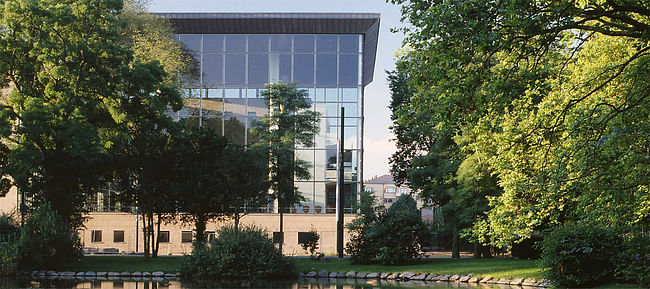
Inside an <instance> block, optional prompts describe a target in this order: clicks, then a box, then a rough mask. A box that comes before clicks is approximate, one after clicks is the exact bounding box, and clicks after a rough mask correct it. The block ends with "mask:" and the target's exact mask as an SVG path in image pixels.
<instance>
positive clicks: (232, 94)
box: [224, 88, 241, 98]
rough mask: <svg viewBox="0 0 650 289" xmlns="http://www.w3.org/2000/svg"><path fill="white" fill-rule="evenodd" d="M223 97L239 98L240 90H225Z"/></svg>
mask: <svg viewBox="0 0 650 289" xmlns="http://www.w3.org/2000/svg"><path fill="white" fill-rule="evenodd" d="M224 97H225V98H241V89H239V88H230V89H226V92H225V94H224Z"/></svg>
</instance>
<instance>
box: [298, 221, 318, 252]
mask: <svg viewBox="0 0 650 289" xmlns="http://www.w3.org/2000/svg"><path fill="white" fill-rule="evenodd" d="M319 240H320V236H318V232H316V230H315V229H313V228H312V229H311V230H309V232H307V233H306V234H305V237H304V239H303V240H302V243H300V246H301V247H302V249H303V250H305V252H307V253H309V255H310V256H311V257H312V258H314V257H315V256H316V250H318V241H319Z"/></svg>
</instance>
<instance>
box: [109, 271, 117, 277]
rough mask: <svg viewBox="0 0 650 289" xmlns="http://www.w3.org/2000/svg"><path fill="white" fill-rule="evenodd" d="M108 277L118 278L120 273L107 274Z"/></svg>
mask: <svg viewBox="0 0 650 289" xmlns="http://www.w3.org/2000/svg"><path fill="white" fill-rule="evenodd" d="M108 277H120V273H117V272H108Z"/></svg>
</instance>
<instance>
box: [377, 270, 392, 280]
mask: <svg viewBox="0 0 650 289" xmlns="http://www.w3.org/2000/svg"><path fill="white" fill-rule="evenodd" d="M390 274H391V273H389V272H384V273H381V274H380V275H379V278H380V279H388V276H390Z"/></svg>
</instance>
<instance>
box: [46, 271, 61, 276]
mask: <svg viewBox="0 0 650 289" xmlns="http://www.w3.org/2000/svg"><path fill="white" fill-rule="evenodd" d="M47 275H48V276H59V273H57V272H56V271H47Z"/></svg>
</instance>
